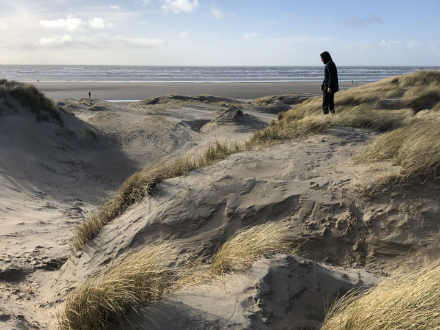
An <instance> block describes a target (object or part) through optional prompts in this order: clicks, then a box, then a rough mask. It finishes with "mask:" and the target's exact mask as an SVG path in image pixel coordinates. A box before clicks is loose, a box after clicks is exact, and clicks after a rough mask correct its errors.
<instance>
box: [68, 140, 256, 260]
mask: <svg viewBox="0 0 440 330" xmlns="http://www.w3.org/2000/svg"><path fill="white" fill-rule="evenodd" d="M247 148H250V145H249V144H240V143H227V142H225V143H220V142H214V143H211V144H209V145H208V147H207V148H206V149H205V150H204V151H203V152H202V153H201V154H197V155H195V156H183V157H179V158H174V159H170V160H165V161H162V162H160V163H159V164H157V165H156V166H154V167H152V168H150V169H144V170H142V171H139V172H136V173H134V174H133V175H132V176H130V177H129V178H128V179H127V180H126V181H125V182H124V183H123V184H122V185H121V187H120V188H119V190H118V191H117V192H116V194H115V195H114V196H113V197H112V198H111V199H110V200H109V201H108V202H107V203H105V204H104V205H103V206H102V207H101V208H100V209H99V210H98V211H97V212H96V213H94V214H93V215H92V216H90V217H88V218H87V219H86V220H84V221H83V222H82V223H81V224H79V225H78V226H77V227H76V228H75V229H74V233H73V240H72V243H71V250H72V252H76V251H78V250H80V249H81V248H82V247H83V246H84V245H85V244H86V243H87V241H89V240H91V239H93V238H95V237H96V235H97V234H98V233H99V231H100V230H101V228H102V227H103V226H105V225H106V224H107V223H109V222H110V221H111V220H113V219H115V218H116V217H117V216H119V215H120V214H121V213H123V212H124V211H125V210H126V209H127V208H128V207H130V206H131V205H133V204H135V203H138V202H140V201H141V200H142V199H143V198H144V197H146V196H148V194H149V193H150V192H151V190H152V189H154V187H155V186H156V185H157V184H159V183H160V182H161V181H162V180H166V179H170V178H175V177H178V176H182V175H187V174H188V173H189V172H190V171H192V170H195V169H198V168H202V167H206V166H210V165H212V164H214V163H216V162H218V161H221V160H223V159H225V158H226V157H228V156H229V155H231V154H234V153H237V152H239V151H243V150H246V149H247Z"/></svg>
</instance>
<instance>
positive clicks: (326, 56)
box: [320, 52, 339, 115]
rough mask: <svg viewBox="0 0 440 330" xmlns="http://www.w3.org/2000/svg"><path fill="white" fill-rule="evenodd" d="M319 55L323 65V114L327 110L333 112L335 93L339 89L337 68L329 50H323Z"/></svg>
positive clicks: (326, 112)
mask: <svg viewBox="0 0 440 330" xmlns="http://www.w3.org/2000/svg"><path fill="white" fill-rule="evenodd" d="M320 55H321V62H323V63H324V65H325V69H324V81H323V82H322V85H321V91H322V94H323V97H322V111H324V115H327V114H328V113H329V111H330V112H331V113H332V114H335V93H336V92H338V91H339V82H338V69H337V68H336V64H335V63H334V62H333V60H332V57H331V56H330V53H329V52H323V53H321V54H320Z"/></svg>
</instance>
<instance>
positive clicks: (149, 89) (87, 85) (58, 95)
mask: <svg viewBox="0 0 440 330" xmlns="http://www.w3.org/2000/svg"><path fill="white" fill-rule="evenodd" d="M366 83H367V82H362V81H358V82H354V84H352V82H351V81H350V82H340V83H339V88H340V89H341V90H346V89H348V88H351V87H354V86H359V85H363V84H366ZM33 85H35V86H36V87H38V89H40V90H41V91H42V92H43V93H45V94H46V96H47V97H49V98H52V99H66V98H81V97H88V93H89V92H91V93H92V97H94V98H98V99H103V100H143V99H146V98H149V97H154V96H160V95H166V94H179V95H202V94H209V95H216V96H222V97H228V98H234V99H256V98H259V97H263V96H267V95H280V94H288V93H310V94H312V95H320V91H319V88H320V85H321V83H320V82H317V81H313V82H310V81H309V82H262V83H257V82H246V83H241V82H226V83H211V82H204V83H193V82H41V81H40V82H39V83H37V82H35V83H33Z"/></svg>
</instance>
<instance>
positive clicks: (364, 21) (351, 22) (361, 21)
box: [344, 16, 383, 26]
mask: <svg viewBox="0 0 440 330" xmlns="http://www.w3.org/2000/svg"><path fill="white" fill-rule="evenodd" d="M373 23H377V24H383V20H382V19H381V18H379V17H377V16H373V17H369V18H359V17H356V16H353V17H352V18H349V19H346V20H344V25H346V26H367V25H370V24H373Z"/></svg>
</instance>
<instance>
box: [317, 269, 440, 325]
mask: <svg viewBox="0 0 440 330" xmlns="http://www.w3.org/2000/svg"><path fill="white" fill-rule="evenodd" d="M439 304H440V266H439V263H438V262H436V263H434V264H431V265H429V266H427V267H424V268H423V269H421V270H419V271H415V272H411V273H410V274H408V275H403V276H393V277H391V278H386V279H384V280H383V281H382V282H381V283H380V284H379V285H378V286H376V287H373V288H371V289H369V290H367V291H365V292H356V291H353V292H351V293H349V294H347V295H346V296H344V297H343V298H342V299H340V300H338V301H337V302H336V303H335V304H334V305H333V306H332V307H331V309H330V311H329V312H328V313H327V316H326V318H325V321H324V325H323V327H322V330H379V329H390V330H391V329H402V330H409V329H411V330H427V329H440V312H439V308H438V306H439Z"/></svg>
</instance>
